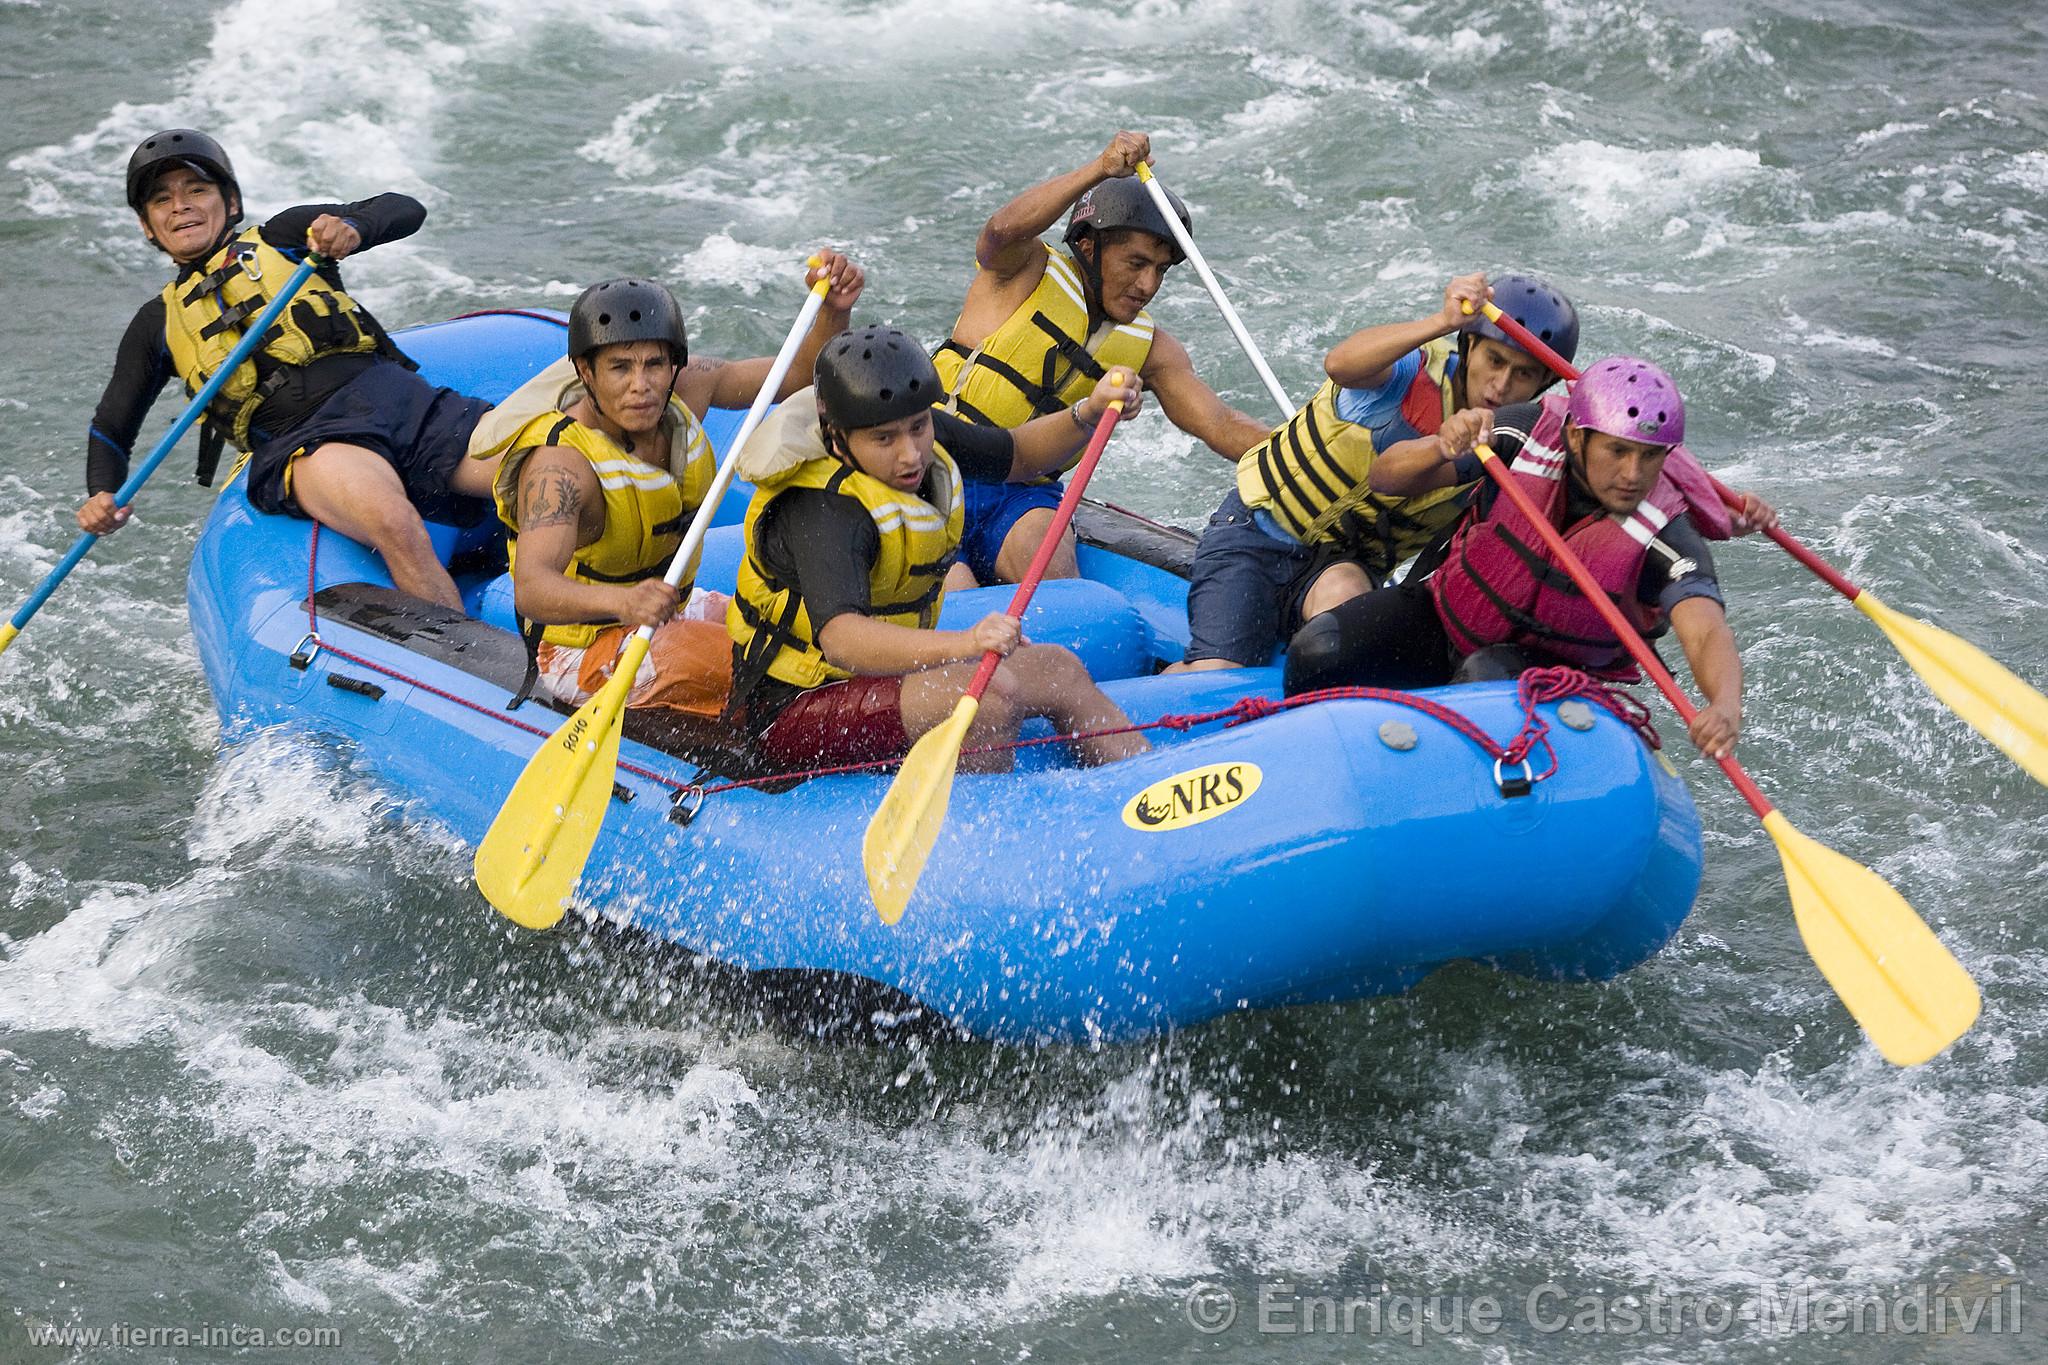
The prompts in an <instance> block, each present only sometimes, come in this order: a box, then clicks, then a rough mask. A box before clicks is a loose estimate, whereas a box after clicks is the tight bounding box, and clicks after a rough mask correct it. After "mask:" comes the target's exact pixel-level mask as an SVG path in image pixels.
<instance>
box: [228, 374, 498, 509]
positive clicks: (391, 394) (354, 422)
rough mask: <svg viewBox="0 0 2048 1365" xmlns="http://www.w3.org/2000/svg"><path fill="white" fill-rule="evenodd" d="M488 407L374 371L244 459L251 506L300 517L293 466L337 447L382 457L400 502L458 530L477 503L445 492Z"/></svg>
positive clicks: (404, 376)
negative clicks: (290, 482) (290, 475)
mask: <svg viewBox="0 0 2048 1365" xmlns="http://www.w3.org/2000/svg"><path fill="white" fill-rule="evenodd" d="M490 410H491V405H490V404H489V403H486V402H484V401H483V400H482V399H481V398H470V397H468V396H467V395H464V394H459V393H457V392H455V390H453V389H440V388H435V387H434V386H433V385H432V384H429V383H428V382H427V381H426V380H424V379H422V378H420V377H419V376H418V375H416V374H414V373H413V372H412V371H411V370H408V369H406V368H405V366H403V365H399V364H395V363H393V364H384V365H372V366H370V368H369V369H367V370H364V371H363V372H362V373H361V374H359V375H357V376H356V377H355V378H354V379H352V380H350V381H349V382H348V383H347V384H345V385H344V386H342V387H341V388H340V389H337V390H336V391H335V393H334V396H333V397H331V398H329V399H328V400H327V401H326V402H325V403H322V404H321V405H320V406H319V407H318V408H316V409H314V411H313V413H312V415H311V416H309V417H308V418H306V420H305V421H303V422H301V423H299V424H298V425H297V426H295V427H293V428H292V429H291V430H289V431H287V432H285V433H284V434H283V435H282V436H278V437H276V438H274V439H271V440H268V441H264V442H263V443H261V444H259V445H258V446H257V447H256V449H255V450H254V451H253V452H252V453H251V454H250V456H249V501H250V502H252V503H254V504H255V505H256V506H257V507H258V508H259V509H260V510H262V511H265V512H288V513H290V514H291V515H293V516H304V515H305V513H303V512H301V511H300V510H299V505H298V502H297V501H296V500H295V499H294V498H293V497H292V496H291V493H290V491H289V490H288V489H287V488H286V486H285V485H286V481H287V471H288V470H289V469H290V468H291V464H292V461H293V460H295V459H297V458H298V457H299V456H300V455H302V454H305V453H306V452H308V451H311V450H314V449H316V448H318V447H320V446H323V445H326V444H328V443H329V442H331V441H339V442H341V443H343V444H344V445H353V446H362V447H363V448H365V449H367V450H374V451H376V452H377V453H378V454H379V455H382V456H383V457H384V458H385V459H386V460H387V461H389V462H390V465H391V467H392V468H393V469H395V470H397V471H398V478H399V481H400V482H401V483H403V484H404V485H405V496H406V497H407V498H408V499H409V500H410V501H411V502H412V505H413V506H414V507H416V508H418V509H419V513H420V515H421V516H422V517H424V518H426V519H428V520H432V521H447V522H454V523H457V524H460V523H462V522H464V521H466V520H468V519H469V518H470V516H471V514H472V513H473V512H474V511H475V508H476V506H477V499H475V498H465V497H461V496H459V495H456V494H453V493H450V492H449V491H448V481H449V479H450V478H452V477H453V475H454V473H455V468H456V466H457V464H458V463H460V462H461V461H462V460H463V459H465V458H466V457H467V456H468V454H469V435H470V433H471V432H472V431H474V430H476V424H477V422H478V421H480V420H481V419H482V418H483V415H484V414H485V413H486V412H489V411H490Z"/></svg>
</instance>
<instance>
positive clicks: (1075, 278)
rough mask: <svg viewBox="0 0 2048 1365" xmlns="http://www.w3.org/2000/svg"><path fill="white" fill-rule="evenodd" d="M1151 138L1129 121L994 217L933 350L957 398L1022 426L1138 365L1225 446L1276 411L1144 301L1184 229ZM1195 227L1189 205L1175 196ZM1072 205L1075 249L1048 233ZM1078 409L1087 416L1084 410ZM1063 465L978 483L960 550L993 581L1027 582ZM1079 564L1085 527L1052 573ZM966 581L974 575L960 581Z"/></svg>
mask: <svg viewBox="0 0 2048 1365" xmlns="http://www.w3.org/2000/svg"><path fill="white" fill-rule="evenodd" d="M1151 156H1152V143H1151V140H1150V139H1149V138H1147V137H1146V136H1145V135H1144V134H1143V133H1133V132H1128V131H1126V132H1119V133H1118V134H1117V135H1116V137H1115V138H1113V139H1112V140H1111V141H1110V144H1109V146H1108V147H1107V148H1105V149H1104V150H1103V151H1102V153H1101V155H1099V156H1097V157H1094V158H1093V159H1091V160H1090V161H1089V162H1088V163H1087V164H1085V165H1083V166H1081V167H1079V168H1077V169H1075V170H1072V171H1069V172H1067V173H1066V174H1064V175H1057V176H1054V177H1053V178H1052V179H1050V180H1046V181H1043V182H1041V183H1040V184H1037V185H1033V186H1032V187H1031V188H1030V189H1028V190H1025V191H1024V192H1023V193H1022V194H1019V195H1018V196H1017V197H1016V198H1014V199H1012V200H1011V201H1010V202H1009V203H1007V204H1005V205H1003V207H1002V208H1000V209H998V210H996V212H995V214H994V215H993V216H992V217H990V218H989V220H988V222H987V223H986V224H984V225H983V227H982V229H981V237H980V239H979V240H978V241H977V242H976V243H975V248H974V259H975V263H976V264H977V265H978V266H979V267H980V269H979V270H978V271H977V272H976V273H975V276H974V280H973V282H972V283H971V284H969V285H968V287H967V298H966V301H965V302H963V303H962V304H961V306H960V317H959V319H958V320H957V321H956V322H955V323H954V324H953V334H952V336H951V338H950V339H948V340H947V341H946V342H944V343H943V344H942V345H941V346H940V347H939V349H938V351H937V352H936V353H935V354H934V355H933V357H932V358H933V360H934V362H935V363H936V364H937V366H938V372H939V379H940V382H941V383H943V384H944V385H945V397H944V400H943V401H942V403H941V404H940V406H942V407H944V408H945V410H946V411H948V412H951V413H955V414H957V415H958V416H961V417H964V418H966V419H967V420H968V421H970V422H973V423H976V424H977V425H983V426H995V427H1005V428H1010V429H1015V428H1017V427H1020V426H1022V425H1024V423H1026V422H1028V421H1030V420H1031V419H1033V418H1034V417H1043V416H1047V415H1050V414H1052V413H1056V412H1060V411H1062V410H1065V411H1068V412H1072V411H1073V410H1074V409H1075V408H1076V407H1077V406H1078V405H1079V404H1080V402H1081V400H1083V399H1085V398H1086V397H1087V396H1088V393H1089V391H1090V390H1091V389H1092V388H1093V387H1094V385H1095V383H1096V382H1097V381H1098V380H1100V379H1101V378H1102V376H1103V375H1104V374H1105V373H1107V372H1108V371H1109V370H1110V369H1113V368H1115V367H1117V366H1125V367H1128V368H1129V369H1132V370H1135V371H1137V374H1138V378H1139V379H1140V380H1141V381H1142V382H1143V383H1144V386H1145V388H1146V389H1147V390H1149V391H1150V392H1151V393H1152V395H1153V396H1154V397H1155V398H1157V399H1158V400H1159V409H1160V411H1161V412H1164V413H1165V414H1166V418H1167V420H1168V421H1170V422H1172V423H1173V424H1174V425H1175V426H1177V427H1179V428H1180V429H1181V430H1182V431H1184V432H1186V433H1188V435H1190V436H1193V437H1194V438H1195V439H1196V440H1198V441H1201V442H1202V443H1203V444H1205V445H1207V446H1208V447H1209V448H1210V449H1211V450H1213V451H1215V452H1216V453H1217V454H1218V455H1221V456H1222V457H1223V458H1224V459H1226V460H1232V461H1235V460H1236V459H1237V457H1238V456H1239V455H1241V454H1243V453H1244V451H1245V449H1246V448H1247V447H1249V446H1251V445H1252V444H1253V443H1254V442H1257V441H1259V440H1262V439H1264V437H1265V434H1266V428H1265V425H1264V424H1263V423H1261V422H1258V421H1256V420H1254V419H1253V418H1251V417H1247V416H1246V415H1245V414H1244V413H1242V412H1239V411H1238V410H1237V409H1236V408H1233V407H1231V406H1230V405H1229V404H1228V403H1226V402H1224V401H1223V400H1222V399H1221V398H1219V397H1217V396H1216V393H1215V391H1214V390H1213V389H1211V388H1210V387H1209V386H1208V385H1207V384H1205V383H1203V382H1202V380H1201V379H1200V378H1199V377H1197V375H1196V374H1195V367H1194V362H1193V361H1191V360H1190V359H1189V358H1188V353H1187V348H1186V347H1184V346H1182V345H1181V344H1180V342H1178V341H1176V340H1174V339H1173V337H1171V336H1169V335H1167V333H1166V332H1165V331H1164V330H1162V329H1161V328H1159V327H1156V326H1155V325H1154V324H1153V321H1152V315H1151V314H1150V313H1147V312H1146V311H1145V307H1146V305H1147V304H1149V303H1151V301H1152V298H1153V296H1154V295H1155V294H1157V293H1158V292H1159V288H1160V286H1161V285H1162V284H1163V283H1164V282H1165V279H1166V272H1167V271H1168V270H1169V269H1171V268H1172V267H1173V266H1174V265H1176V264H1178V263H1179V262H1180V260H1181V259H1182V258H1181V250H1180V246H1179V244H1178V243H1177V242H1175V240H1174V238H1173V229H1172V227H1171V225H1169V224H1168V223H1167V221H1166V219H1165V218H1164V217H1163V216H1162V215H1161V214H1160V212H1159V208H1158V206H1157V205H1156V204H1154V203H1153V201H1152V197H1151V195H1150V193H1149V192H1147V190H1146V188H1145V186H1144V185H1143V184H1141V183H1140V182H1139V181H1138V180H1137V179H1136V178H1135V173H1136V171H1137V169H1138V163H1140V162H1141V161H1149V160H1150V159H1151ZM1167 198H1168V200H1169V202H1171V203H1172V205H1173V207H1174V211H1175V213H1176V214H1177V216H1178V217H1179V218H1180V221H1181V224H1182V226H1183V227H1187V226H1189V219H1188V213H1187V209H1186V207H1185V206H1184V205H1182V204H1181V202H1180V201H1179V200H1178V199H1177V198H1174V197H1173V196H1172V195H1171V194H1169V195H1168V196H1167ZM1061 214H1066V215H1067V227H1066V233H1065V237H1066V249H1065V250H1060V249H1058V248H1056V247H1054V246H1052V245H1051V244H1049V243H1047V242H1044V241H1042V240H1040V234H1042V233H1044V232H1045V231H1046V230H1047V229H1048V228H1050V227H1052V225H1053V224H1054V223H1056V222H1058V221H1059V218H1060V215H1061ZM1076 420H1078V419H1076ZM1061 491H1062V490H1061V487H1060V484H1059V482H1058V480H1057V476H1056V475H1055V476H1048V477H1047V478H1045V479H1041V480H1037V481H1035V482H1032V483H1026V484H1008V485H1005V484H994V485H982V484H970V485H969V486H968V494H967V496H968V502H967V531H966V538H965V539H964V540H963V541H962V542H961V547H960V553H961V559H962V561H963V562H964V563H965V564H966V566H967V568H968V569H970V570H971V571H972V572H973V575H974V578H975V579H976V580H977V581H979V582H983V583H987V582H993V581H997V580H1002V581H1006V582H1015V581H1017V580H1018V579H1020V578H1022V577H1023V576H1024V571H1025V568H1026V566H1028V565H1029V564H1030V562H1031V556H1032V554H1033V552H1034V551H1036V550H1037V549H1038V544H1039V541H1040V540H1041V539H1043V538H1044V535H1045V531H1046V528H1047V527H1048V526H1050V525H1051V524H1052V513H1053V509H1054V508H1055V507H1058V506H1059V502H1060V493H1061ZM1079 573H1080V568H1079V566H1078V565H1077V564H1076V562H1075V559H1074V551H1073V548H1072V538H1071V534H1070V535H1069V537H1068V539H1067V541H1066V543H1065V544H1064V545H1062V547H1061V548H1060V550H1059V551H1058V552H1057V553H1056V554H1055V555H1054V557H1053V560H1052V563H1051V564H1050V566H1048V568H1047V569H1046V577H1048V578H1073V577H1075V576H1076V575H1077V574H1079ZM955 586H962V585H961V584H958V583H957V582H956V585H955Z"/></svg>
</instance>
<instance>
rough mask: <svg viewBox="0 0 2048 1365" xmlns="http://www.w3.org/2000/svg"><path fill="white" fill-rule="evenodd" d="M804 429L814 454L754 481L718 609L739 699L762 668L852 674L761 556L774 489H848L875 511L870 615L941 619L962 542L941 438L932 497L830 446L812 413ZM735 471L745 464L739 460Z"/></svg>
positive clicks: (795, 676) (798, 677)
mask: <svg viewBox="0 0 2048 1365" xmlns="http://www.w3.org/2000/svg"><path fill="white" fill-rule="evenodd" d="M799 399H804V400H806V401H814V400H810V399H808V397H807V394H798V395H796V397H795V398H792V399H790V400H788V401H789V403H791V404H794V403H796V402H797V401H798V400H799ZM810 430H811V431H812V433H814V435H813V437H812V440H813V441H814V443H815V446H816V450H817V455H816V456H815V458H812V459H807V460H804V461H803V462H802V463H800V464H798V465H796V466H795V467H794V468H793V469H788V470H786V471H783V472H779V473H777V474H775V475H773V476H771V477H769V478H768V479H767V480H766V481H765V482H757V483H756V486H755V489H754V500H753V501H752V502H751V503H749V504H748V505H747V520H746V529H745V534H746V542H747V553H746V557H745V558H744V559H742V560H741V561H740V571H739V588H738V592H737V593H736V594H735V595H734V597H733V599H732V603H731V605H729V606H728V607H727V608H726V609H725V626H726V630H727V631H728V632H729V633H730V634H731V635H732V638H733V643H734V645H735V646H736V649H735V651H734V659H733V700H734V701H735V702H736V703H737V702H741V701H744V699H745V696H746V693H747V692H748V691H750V690H751V689H752V687H753V685H754V684H755V683H756V682H758V681H759V680H760V679H761V678H762V677H763V676H766V677H771V678H776V679H779V680H781V681H782V682H785V683H788V684H790V685H791V686H793V687H802V688H811V687H819V686H822V685H824V684H825V683H828V682H835V681H837V680H839V679H842V678H850V677H852V676H853V675H852V674H851V673H848V672H847V671H846V670H845V669H843V668H836V667H834V666H833V665H832V664H830V663H828V662H826V659H825V654H824V651H823V650H822V649H820V648H819V646H818V639H817V631H816V630H815V629H814V628H813V627H812V624H811V619H810V616H809V614H808V613H807V612H806V611H805V610H804V603H803V597H802V595H801V594H800V593H799V592H798V591H797V589H796V585H795V584H790V583H783V582H780V581H778V580H777V579H776V578H775V576H774V575H773V573H772V572H771V571H770V570H769V569H768V567H767V565H766V564H765V563H764V562H763V561H762V559H761V554H760V540H759V535H760V525H761V518H762V516H763V514H765V513H766V512H767V510H768V507H769V505H770V504H771V503H773V502H774V501H775V499H776V498H777V497H779V496H781V495H782V494H784V493H787V492H789V491H790V490H791V489H796V488H813V489H822V490H824V491H825V492H827V493H837V494H839V495H841V496H842V497H848V498H852V499H853V500H854V501H855V502H858V503H859V504H860V505H861V507H862V508H863V509H864V510H865V511H866V512H867V514H868V516H869V517H871V518H873V520H874V523H875V531H876V533H877V535H878V537H879V540H880V550H879V553H877V554H876V555H875V562H874V564H873V565H872V566H871V567H870V568H869V569H868V601H869V602H870V603H871V604H872V605H871V606H870V607H869V608H868V612H867V614H868V615H869V616H872V617H873V618H874V619H876V620H877V621H888V622H890V623H891V624H893V625H899V626H908V627H911V628H913V629H918V630H930V629H931V628H932V626H933V625H935V624H936V623H937V621H938V619H939V604H940V602H941V600H942V599H943V598H944V596H945V581H946V570H947V569H948V568H949V567H951V566H952V563H953V557H954V551H955V550H956V549H958V547H959V545H960V531H961V521H962V507H963V505H964V498H963V496H962V494H963V489H962V486H961V480H960V469H959V466H957V465H955V464H954V463H953V457H952V456H950V455H948V454H947V453H946V452H945V450H944V448H943V447H935V448H934V449H933V452H932V454H933V460H932V468H931V473H930V474H929V475H928V476H927V479H926V482H925V487H926V488H927V489H930V490H932V493H933V497H932V500H930V501H927V500H926V499H924V498H923V497H920V496H919V495H917V494H916V493H906V492H904V491H903V490H901V489H899V488H892V487H890V486H889V485H888V484H886V483H883V482H882V481H881V480H880V479H877V478H874V477H872V476H870V475H867V474H864V473H862V472H861V471H860V470H858V469H856V468H854V467H853V466H851V465H848V464H845V463H843V462H841V461H840V460H837V459H835V458H833V457H832V456H831V455H829V454H827V453H826V451H825V445H824V440H823V438H822V437H821V436H817V435H815V433H816V432H817V421H816V419H815V418H813V419H812V420H811V423H810ZM741 472H742V473H748V472H749V470H748V467H747V465H746V463H745V461H744V460H743V461H742V463H741Z"/></svg>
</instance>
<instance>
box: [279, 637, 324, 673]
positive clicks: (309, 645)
mask: <svg viewBox="0 0 2048 1365" xmlns="http://www.w3.org/2000/svg"><path fill="white" fill-rule="evenodd" d="M319 653H320V637H319V636H317V635H313V634H310V633H309V634H307V636H306V638H305V639H303V640H301V641H299V642H298V644H296V645H294V646H293V647H292V652H291V655H290V657H289V658H287V659H286V660H285V662H286V663H288V664H290V665H291V666H292V667H293V668H296V669H298V670H299V672H301V673H304V672H305V671H306V670H307V669H309V668H311V667H312V666H313V660H314V658H315V657H317V656H318V655H319Z"/></svg>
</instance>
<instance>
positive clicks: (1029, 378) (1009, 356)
mask: <svg viewBox="0 0 2048 1365" xmlns="http://www.w3.org/2000/svg"><path fill="white" fill-rule="evenodd" d="M1039 245H1041V246H1044V245H1045V244H1044V243H1042V242H1041V243H1040V244H1039ZM955 326H958V324H957V323H956V324H955ZM1151 353H1152V315H1151V314H1150V313H1140V314H1138V317H1137V320H1136V321H1134V322H1127V323H1126V322H1112V321H1110V320H1108V319H1106V318H1105V319H1103V321H1102V323H1101V325H1100V326H1098V327H1096V328H1095V329H1094V330H1093V332H1091V331H1090V330H1089V326H1088V295H1087V293H1086V289H1085V286H1084V285H1083V283H1082V279H1081V271H1080V268H1079V267H1078V266H1076V265H1075V263H1074V261H1073V259H1072V258H1071V257H1068V256H1066V255H1063V254H1062V253H1060V252H1057V251H1054V250H1053V249H1052V248H1051V247H1049V246H1047V247H1045V274H1044V275H1042V276H1041V277H1040V278H1039V281H1038V287H1037V288H1036V289H1034V290H1032V291H1031V297H1029V298H1027V299H1025V300H1024V302H1023V303H1022V304H1020V305H1018V307H1017V311H1016V312H1014V313H1012V314H1010V316H1009V317H1008V318H1007V319H1005V320H1004V322H1003V325H1002V326H1000V327H998V328H996V329H995V331H993V332H990V333H989V334H988V336H987V338H986V339H984V340H983V341H982V343H981V345H979V346H975V347H968V346H964V345H962V344H961V343H960V342H957V341H950V340H949V341H946V342H944V343H943V344H941V345H940V347H939V349H938V350H937V351H935V352H933V354H932V364H933V365H934V366H936V367H937V369H938V372H939V382H940V383H941V384H943V385H945V387H946V401H945V402H944V403H943V404H941V406H943V407H944V408H945V409H946V411H948V412H953V413H958V414H959V415H960V416H962V417H965V418H966V419H967V420H968V421H970V422H978V423H980V424H981V425H982V426H986V427H1021V426H1023V425H1024V424H1025V423H1026V422H1028V421H1030V420H1031V419H1032V418H1034V417H1043V416H1044V415H1045V414H1047V413H1050V412H1058V411H1059V410H1060V409H1061V408H1064V407H1070V406H1072V405H1073V404H1075V403H1078V402H1080V401H1081V399H1083V398H1085V397H1087V395H1088V391H1089V390H1090V389H1093V388H1094V387H1095V383H1096V381H1097V380H1099V379H1101V378H1102V376H1103V375H1104V374H1105V373H1107V372H1108V371H1109V370H1110V369H1112V368H1115V367H1117V366H1122V367H1124V368H1127V369H1129V370H1131V371H1132V372H1133V373H1135V372H1137V371H1138V370H1140V369H1142V368H1143V367H1144V364H1145V357H1146V356H1148V355H1150V354H1151ZM1079 458H1080V456H1079V454H1078V452H1077V453H1076V455H1075V459H1076V461H1078V460H1079Z"/></svg>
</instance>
